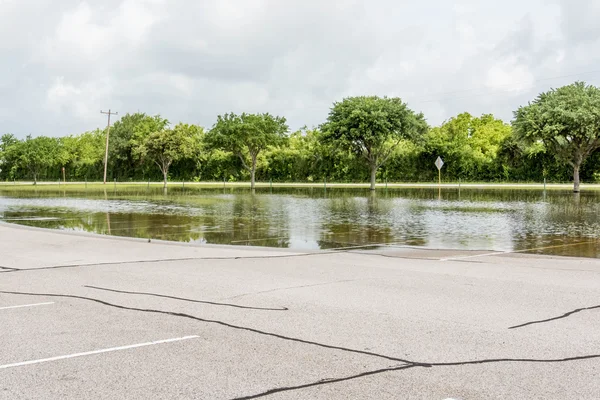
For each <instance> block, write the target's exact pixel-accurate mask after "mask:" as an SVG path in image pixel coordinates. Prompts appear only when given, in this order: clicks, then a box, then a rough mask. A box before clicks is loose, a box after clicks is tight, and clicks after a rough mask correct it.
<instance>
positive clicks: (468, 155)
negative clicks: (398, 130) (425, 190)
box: [422, 113, 512, 180]
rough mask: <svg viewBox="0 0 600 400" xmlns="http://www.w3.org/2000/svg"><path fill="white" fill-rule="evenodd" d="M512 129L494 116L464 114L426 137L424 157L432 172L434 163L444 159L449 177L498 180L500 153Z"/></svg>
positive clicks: (499, 176) (499, 177) (430, 132)
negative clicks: (436, 160)
mask: <svg viewBox="0 0 600 400" xmlns="http://www.w3.org/2000/svg"><path fill="white" fill-rule="evenodd" d="M511 132H512V129H511V127H510V125H508V124H506V123H504V122H503V121H502V120H499V119H496V118H494V116H493V115H489V114H487V115H482V116H481V117H479V118H476V117H473V116H472V115H471V114H469V113H462V114H459V115H457V116H456V117H453V118H451V119H450V120H448V121H446V122H444V123H443V124H442V125H441V126H439V127H435V128H432V129H431V130H430V131H429V132H428V133H427V135H426V137H425V154H426V155H427V157H426V158H427V160H426V162H428V165H424V166H422V168H424V169H426V170H427V169H431V170H433V169H434V168H433V161H434V160H435V159H436V157H438V156H440V157H442V158H443V159H444V162H445V167H444V168H445V170H446V175H447V176H449V177H450V178H462V179H472V180H482V179H483V180H495V179H501V178H502V172H501V171H500V169H501V167H500V166H499V165H498V163H497V157H498V153H499V152H500V150H501V148H502V144H503V143H504V141H505V140H506V139H507V138H508V137H510V135H511Z"/></svg>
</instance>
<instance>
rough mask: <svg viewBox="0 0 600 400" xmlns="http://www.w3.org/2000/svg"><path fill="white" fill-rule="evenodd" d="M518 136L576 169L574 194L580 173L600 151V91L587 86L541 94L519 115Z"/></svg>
mask: <svg viewBox="0 0 600 400" xmlns="http://www.w3.org/2000/svg"><path fill="white" fill-rule="evenodd" d="M513 126H514V129H515V133H516V135H517V137H518V138H519V140H521V141H523V142H524V143H534V142H541V143H543V144H544V146H545V147H546V149H548V150H550V151H551V152H552V154H554V156H555V157H556V159H557V160H558V161H560V162H563V163H567V164H569V165H571V166H572V167H573V191H574V192H579V190H580V189H579V171H580V168H581V165H582V163H583V162H584V161H585V160H586V158H587V157H588V156H589V155H590V154H592V152H594V150H596V149H598V148H599V147H600V89H599V88H597V87H595V86H587V85H586V84H585V83H583V82H576V83H574V84H572V85H568V86H564V87H561V88H559V89H552V90H550V91H548V92H545V93H541V94H540V95H539V96H538V97H537V99H535V100H534V101H533V102H531V103H529V104H528V105H526V106H523V107H520V108H519V109H518V110H517V111H515V118H514V121H513Z"/></svg>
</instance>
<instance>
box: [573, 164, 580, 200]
mask: <svg viewBox="0 0 600 400" xmlns="http://www.w3.org/2000/svg"><path fill="white" fill-rule="evenodd" d="M579 166H580V164H575V166H574V167H573V192H575V193H579Z"/></svg>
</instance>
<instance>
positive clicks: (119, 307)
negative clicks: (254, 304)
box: [0, 290, 427, 366]
mask: <svg viewBox="0 0 600 400" xmlns="http://www.w3.org/2000/svg"><path fill="white" fill-rule="evenodd" d="M0 293H2V294H14V295H22V296H39V297H55V298H70V299H79V300H86V301H91V302H95V303H98V304H102V305H105V306H109V307H114V308H117V309H121V310H129V311H139V312H145V313H151V314H163V315H171V316H174V317H180V318H186V319H191V320H195V321H200V322H206V323H211V324H216V325H220V326H224V327H227V328H232V329H235V330H240V331H246V332H252V333H256V334H259V335H263V336H269V337H274V338H277V339H282V340H287V341H291V342H295V343H302V344H308V345H312V346H318V347H322V348H325V349H331V350H341V351H345V352H349V353H356V354H362V355H366V356H371V357H378V358H383V359H386V360H389V361H396V362H402V363H406V364H418V363H413V362H411V361H408V360H404V359H402V358H397V357H391V356H386V355H384V354H378V353H373V352H370V351H363V350H356V349H351V348H346V347H341V346H334V345H328V344H324V343H318V342H313V341H310V340H304V339H300V338H295V337H291V336H285V335H281V334H278V333H273V332H268V331H261V330H259V329H255V328H250V327H245V326H240V325H234V324H230V323H228V322H223V321H219V320H213V319H205V318H200V317H196V316H193V315H190V314H185V313H178V312H172V311H162V310H155V309H147V308H137V307H127V306H123V305H119V304H113V303H109V302H107V301H104V300H100V299H95V298H92V297H84V296H77V295H69V294H55V293H29V292H12V291H4V290H1V291H0ZM422 366H427V365H422Z"/></svg>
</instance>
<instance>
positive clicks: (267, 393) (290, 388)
mask: <svg viewBox="0 0 600 400" xmlns="http://www.w3.org/2000/svg"><path fill="white" fill-rule="evenodd" d="M415 367H416V365H402V366H400V367H390V368H381V369H377V370H374V371H367V372H363V373H361V374H357V375H351V376H346V377H343V378H330V379H321V380H318V381H317V382H312V383H306V384H303V385H298V386H284V387H279V388H274V389H270V390H267V391H265V392H262V393H258V394H254V395H249V396H242V397H235V398H233V399H232V400H251V399H258V398H260V397H266V396H271V395H273V394H277V393H281V392H290V391H293V390H300V389H308V388H310V387H314V386H321V385H331V384H332V383H339V382H345V381H350V380H353V379H358V378H363V377H365V376H371V375H378V374H383V373H386V372H394V371H401V370H403V369H409V368H415Z"/></svg>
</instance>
